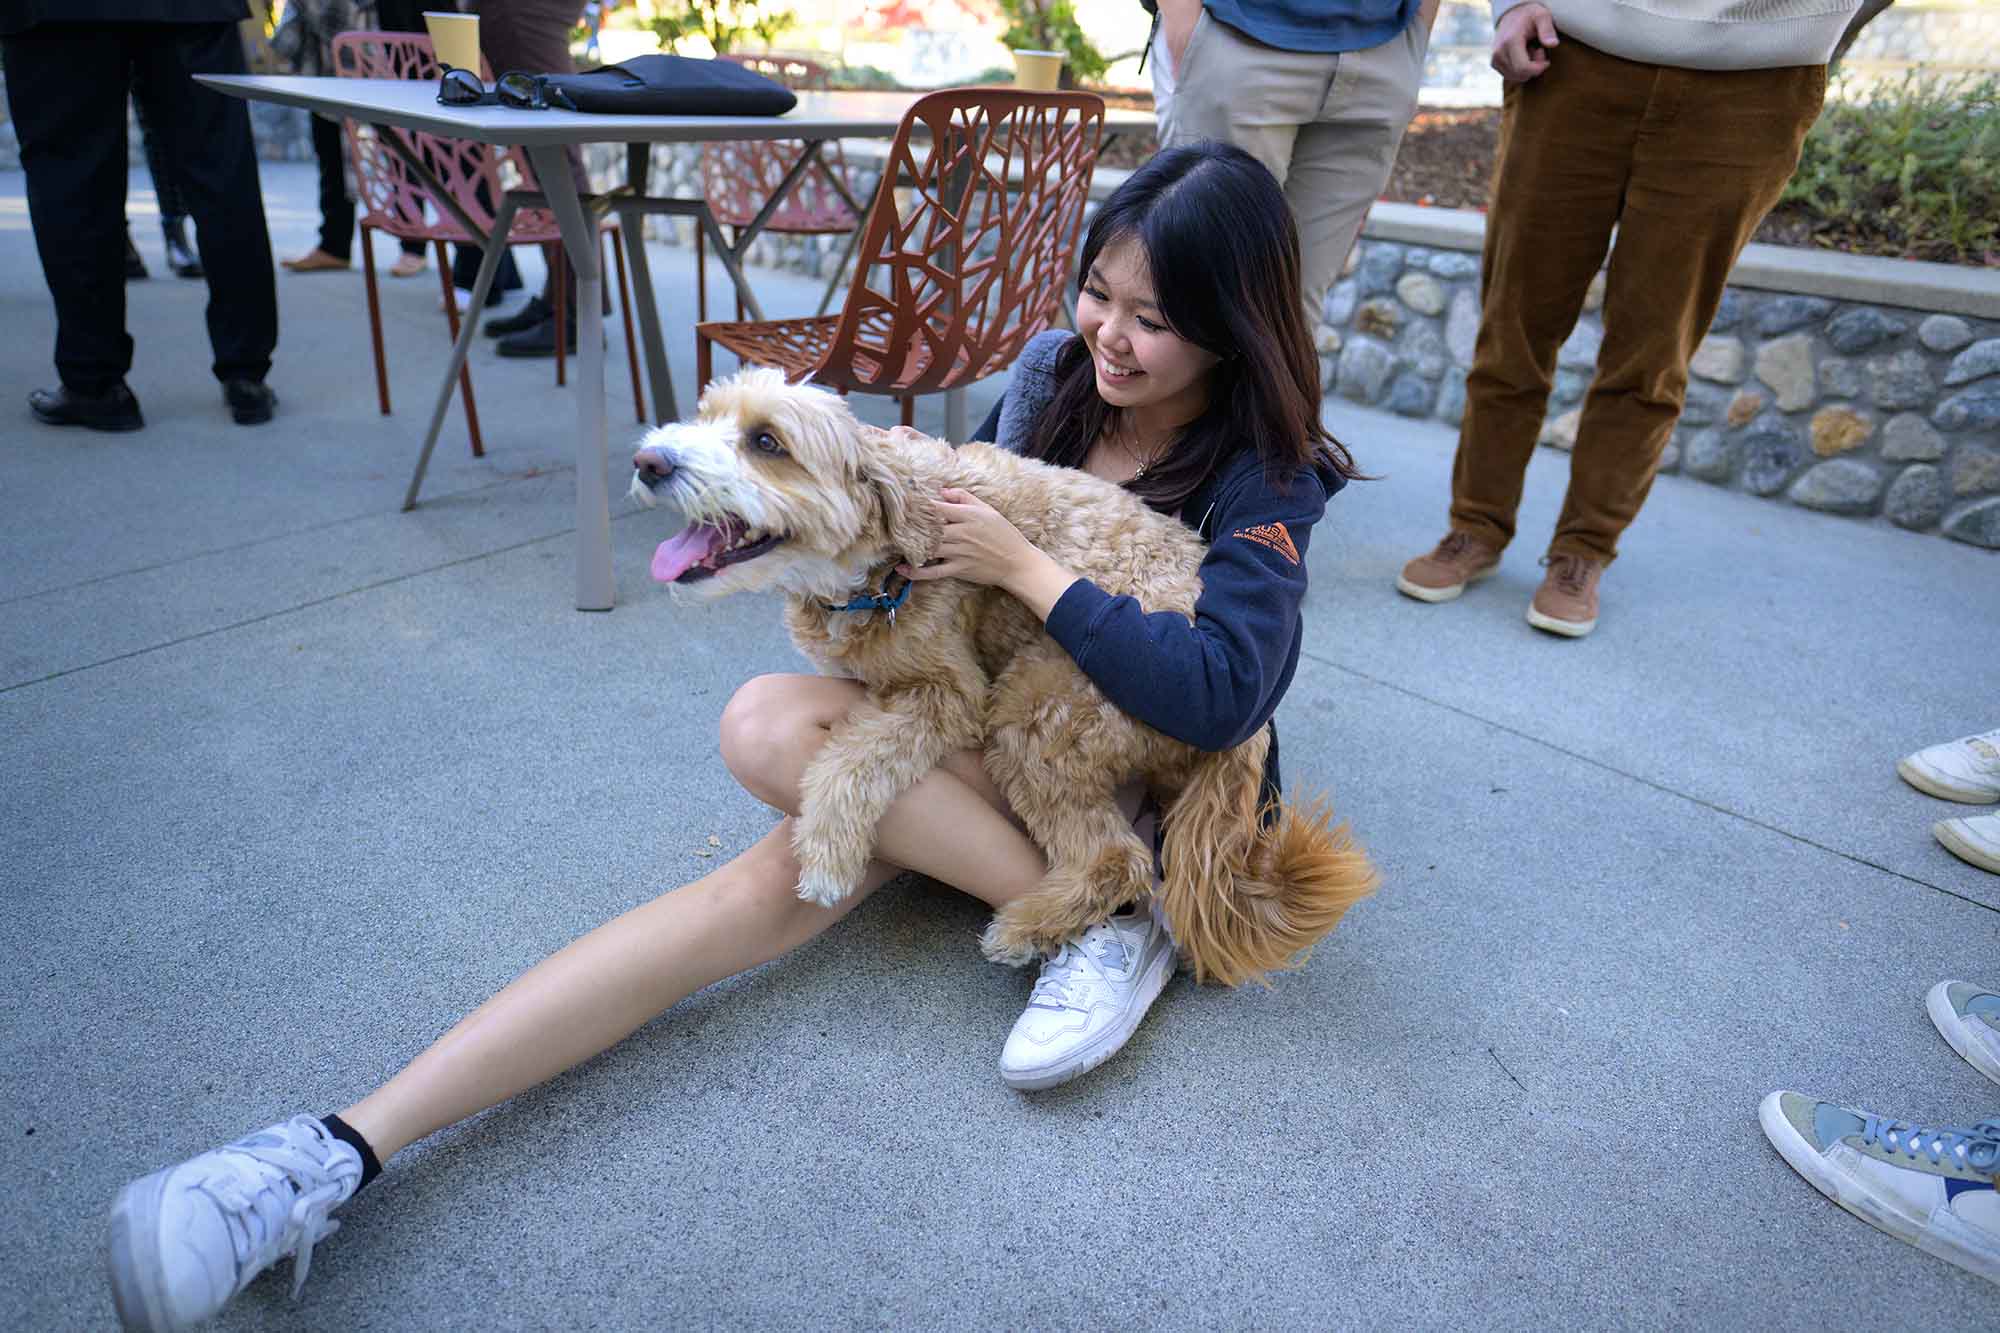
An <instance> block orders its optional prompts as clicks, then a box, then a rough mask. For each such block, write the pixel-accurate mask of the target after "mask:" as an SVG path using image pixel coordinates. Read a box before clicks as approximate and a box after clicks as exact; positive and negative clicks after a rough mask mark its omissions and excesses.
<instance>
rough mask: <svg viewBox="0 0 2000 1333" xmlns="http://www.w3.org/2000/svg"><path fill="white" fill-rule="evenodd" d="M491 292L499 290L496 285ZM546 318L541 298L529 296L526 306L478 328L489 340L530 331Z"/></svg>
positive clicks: (546, 307)
mask: <svg viewBox="0 0 2000 1333" xmlns="http://www.w3.org/2000/svg"><path fill="white" fill-rule="evenodd" d="M493 290H494V291H498V290H500V289H499V286H498V285H497V284H496V285H495V287H494V289H493ZM488 304H491V302H490V301H489V302H488ZM547 318H549V307H548V305H547V304H546V303H544V302H543V300H542V298H541V297H539V296H531V297H529V298H528V304H526V305H524V306H522V307H521V308H520V309H519V310H516V311H515V312H514V313H513V314H511V315H509V316H507V317H506V318H505V319H489V320H487V321H486V322H485V323H484V324H482V325H480V326H479V327H480V328H481V329H482V330H484V331H485V334H486V336H487V337H489V338H504V337H506V336H507V335H508V334H510V333H521V332H523V331H524V330H527V329H532V328H534V327H535V325H537V324H540V323H541V322H542V321H543V320H546V319H547ZM549 355H550V356H554V355H555V350H554V349H553V348H551V349H550V351H549Z"/></svg>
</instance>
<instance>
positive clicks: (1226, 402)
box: [1027, 141, 1360, 509]
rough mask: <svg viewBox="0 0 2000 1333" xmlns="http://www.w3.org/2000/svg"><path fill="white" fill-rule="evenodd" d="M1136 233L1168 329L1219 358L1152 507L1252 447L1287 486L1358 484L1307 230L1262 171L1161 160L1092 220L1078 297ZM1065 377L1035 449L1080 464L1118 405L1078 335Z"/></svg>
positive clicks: (1149, 492) (1140, 488) (1208, 151)
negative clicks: (1341, 422) (1322, 479)
mask: <svg viewBox="0 0 2000 1333" xmlns="http://www.w3.org/2000/svg"><path fill="white" fill-rule="evenodd" d="M1126 237H1132V238H1134V239H1136V240H1137V241H1138V242H1139V244H1140V246H1141V248H1143V249H1144V250H1145V252H1146V261H1147V264H1148V266H1149V268H1150V271H1151V274H1152V278H1153V291H1154V293H1155V294H1156V295H1155V299H1156V300H1157V302H1158V304H1159V308H1160V315H1161V318H1163V319H1164V320H1165V321H1166V323H1167V327H1168V328H1170V329H1171V330H1173V332H1174V333H1175V334H1177V335H1179V336H1180V337H1182V338H1184V339H1186V340H1187V341H1188V342H1191V343H1193V344H1194V345H1195V346H1197V347H1200V348H1203V349H1205V350H1207V351H1209V352H1212V353H1214V354H1215V355H1216V356H1219V357H1221V358H1222V361H1221V363H1220V364H1219V365H1217V366H1216V367H1215V368H1214V369H1213V370H1211V371H1210V372H1209V380H1208V406H1207V408H1206V409H1205V410H1204V411H1203V412H1202V414H1201V415H1200V416H1199V417H1197V418H1196V419H1195V420H1193V421H1191V422H1189V423H1188V425H1187V426H1186V427H1185V428H1184V429H1183V430H1182V432H1181V437H1180V439H1179V440H1177V441H1175V443H1174V447H1173V449H1172V450H1171V451H1170V452H1169V453H1168V455H1167V457H1166V458H1165V459H1164V460H1163V461H1161V462H1160V463H1159V464H1157V465H1156V466H1154V467H1151V468H1148V469H1147V471H1146V474H1145V476H1143V477H1140V478H1138V479H1137V480H1135V481H1134V482H1132V483H1131V487H1130V489H1131V490H1132V491H1133V492H1134V493H1135V494H1137V495H1138V496H1139V497H1140V498H1141V499H1143V500H1145V501H1146V502H1147V503H1148V504H1151V505H1153V506H1154V507H1155V508H1158V509H1172V508H1174V507H1176V506H1178V505H1179V504H1181V503H1182V502H1183V501H1185V500H1186V499H1187V497H1188V496H1189V495H1191V494H1192V493H1193V492H1194V491H1195V489H1196V488H1197V487H1199V486H1200V485H1201V484H1202V482H1204V481H1205V480H1207V478H1208V477H1209V475H1210V474H1211V473H1212V472H1214V471H1215V469H1216V468H1217V467H1218V466H1219V465H1220V464H1221V463H1222V462H1223V461H1224V460H1225V459H1227V458H1229V457H1230V456H1232V455H1233V454H1235V453H1236V452H1237V451H1238V450H1240V449H1243V448H1245V447H1254V448H1255V449H1256V450H1257V452H1258V453H1259V454H1260V455H1262V457H1263V459H1264V469H1265V472H1266V473H1267V474H1268V475H1269V476H1271V477H1272V479H1273V480H1274V481H1275V482H1276V483H1278V484H1280V485H1284V484H1289V482H1290V480H1291V479H1292V478H1293V477H1294V476H1296V475H1297V474H1298V473H1299V472H1300V471H1302V470H1304V469H1306V468H1308V467H1311V466H1312V465H1313V464H1315V463H1316V462H1327V463H1330V464H1331V465H1332V466H1333V468H1334V469H1335V470H1336V471H1338V472H1339V473H1340V475H1341V476H1343V477H1357V476H1359V475H1360V473H1359V471H1358V470H1357V469H1356V468H1355V466H1354V460H1353V458H1351V457H1350V456H1349V455H1348V452H1347V450H1346V448H1345V447H1343V446H1342V445H1341V443H1340V442H1339V441H1338V440H1336V439H1334V438H1333V436H1332V435H1331V434H1330V433H1329V432H1328V431H1327V429H1326V427H1325V426H1323V425H1322V424H1320V379H1319V355H1318V352H1317V351H1316V350H1315V349H1314V347H1313V342H1312V337H1311V333H1310V330H1308V328H1307V327H1306V320H1305V304H1304V302H1303V301H1302V300H1301V299H1300V296H1299V238H1298V230H1297V228H1296V227H1294V226H1293V224H1292V212H1291V209H1290V207H1289V206H1288V205H1287V204H1286V203H1285V195H1284V191H1283V190H1281V189H1280V188H1279V187H1278V182H1277V180H1276V178H1275V177H1273V176H1272V175H1271V173H1270V171H1269V170H1268V169H1267V168H1266V167H1265V166H1264V164H1263V163H1261V162H1259V161H1258V160H1257V159H1256V158H1254V157H1252V156H1250V154H1248V153H1246V152H1244V151H1243V150H1242V149H1241V148H1237V147H1235V146H1233V145H1231V144H1225V143H1216V142H1213V141H1204V142H1199V143H1191V144H1186V145H1183V146H1180V147H1175V148H1168V149H1165V150H1164V151H1162V152H1160V153H1157V154H1155V155H1154V156H1153V158H1152V160H1150V161H1149V162H1147V163H1146V165H1144V166H1142V167H1140V168H1139V169H1138V170H1137V171H1135V172H1133V173H1132V175H1131V177H1130V178H1129V179H1127V180H1126V182H1125V183H1124V184H1123V185H1121V186H1119V187H1118V189H1117V190H1115V191H1114V192H1113V193H1112V195H1111V197H1110V198H1109V199H1107V200H1105V201H1104V206H1103V207H1102V208H1100V209H1099V210H1098V211H1097V216H1096V217H1094V218H1092V219H1091V222H1090V228H1089V230H1088V231H1087V232H1085V234H1084V240H1083V258H1082V262H1081V263H1080V264H1079V265H1078V266H1077V279H1076V284H1077V290H1078V291H1079V293H1080V292H1081V291H1082V289H1083V285H1084V282H1085V279H1086V278H1087V276H1088V275H1089V273H1090V268H1091V265H1092V264H1094V263H1096V262H1097V257H1098V255H1099V254H1101V253H1102V252H1103V251H1104V248H1105V247H1106V246H1108V245H1111V244H1113V243H1115V242H1117V241H1120V240H1123V239H1125V238H1126ZM1055 379H1056V385H1057V387H1056V392H1055V397H1054V398H1053V400H1052V401H1051V402H1050V404H1049V406H1048V409H1047V410H1046V411H1044V412H1043V413H1042V414H1041V419H1040V422H1039V423H1038V424H1037V426H1036V429H1035V434H1034V438H1033V439H1032V440H1031V441H1030V442H1029V444H1028V448H1027V453H1028V455H1029V456H1030V457H1033V458H1040V459H1044V460H1046V461H1048V462H1051V463H1060V464H1064V465H1066V466H1069V467H1080V466H1082V464H1083V460H1084V457H1085V456H1086V455H1087V454H1088V453H1089V452H1090V447H1091V445H1092V444H1093V443H1095V442H1096V440H1097V439H1098V437H1099V436H1100V435H1102V434H1103V433H1104V431H1105V430H1106V429H1107V428H1108V427H1111V426H1113V425H1115V424H1116V422H1117V419H1118V414H1119V409H1118V408H1115V407H1113V406H1111V405H1110V404H1109V403H1107V402H1105V401H1104V400H1103V399H1102V398H1100V397H1099V396H1098V394H1097V377H1096V373H1095V372H1094V371H1093V369H1092V367H1091V364H1090V350H1089V348H1087V347H1085V346H1084V343H1083V339H1081V338H1075V339H1072V340H1071V341H1070V342H1069V344H1068V345H1067V346H1066V347H1064V349H1063V351H1062V353H1061V355H1060V356H1059V357H1058V358H1057V360H1056V364H1055Z"/></svg>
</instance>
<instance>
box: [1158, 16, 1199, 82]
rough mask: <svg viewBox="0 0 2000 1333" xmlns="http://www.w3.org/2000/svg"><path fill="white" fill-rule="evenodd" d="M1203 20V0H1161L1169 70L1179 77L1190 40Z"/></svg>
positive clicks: (1161, 36) (1162, 24)
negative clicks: (1197, 21)
mask: <svg viewBox="0 0 2000 1333" xmlns="http://www.w3.org/2000/svg"><path fill="white" fill-rule="evenodd" d="M1200 18H1201V0H1160V38H1161V40H1162V41H1163V42H1165V43H1166V47H1167V70H1168V72H1169V73H1172V74H1176V75H1178V74H1179V73H1180V72H1181V57H1182V56H1185V55H1186V54H1187V48H1188V39H1189V38H1190V37H1193V36H1194V25H1195V22H1196V20H1198V19H1200Z"/></svg>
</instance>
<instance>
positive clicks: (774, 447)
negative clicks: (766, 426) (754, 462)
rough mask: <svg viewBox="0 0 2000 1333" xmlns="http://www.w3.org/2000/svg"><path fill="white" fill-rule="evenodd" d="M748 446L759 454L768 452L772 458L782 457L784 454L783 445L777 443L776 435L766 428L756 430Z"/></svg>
mask: <svg viewBox="0 0 2000 1333" xmlns="http://www.w3.org/2000/svg"><path fill="white" fill-rule="evenodd" d="M750 447H751V448H752V449H755V450H756V451H757V452H758V453H760V454H769V455H771V457H773V458H783V457H784V456H785V446H784V445H782V444H779V443H778V437H777V436H775V435H773V434H771V432H770V431H768V430H760V431H758V432H757V434H756V436H755V437H754V438H753V439H752V440H751V441H750Z"/></svg>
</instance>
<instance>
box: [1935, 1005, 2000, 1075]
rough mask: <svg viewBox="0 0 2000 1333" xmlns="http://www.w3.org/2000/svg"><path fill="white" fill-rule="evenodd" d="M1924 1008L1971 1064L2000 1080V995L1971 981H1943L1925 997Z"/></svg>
mask: <svg viewBox="0 0 2000 1333" xmlns="http://www.w3.org/2000/svg"><path fill="white" fill-rule="evenodd" d="M1924 1008H1925V1009H1927V1010H1929V1011H1930V1015H1931V1022H1933V1023H1935V1024H1936V1025H1937V1030H1938V1035H1940V1036H1942V1037H1943V1038H1944V1039H1945V1040H1946V1041H1948V1042H1950V1043H1951V1048H1952V1049H1953V1050H1954V1051H1957V1052H1958V1053H1959V1054H1960V1055H1962V1056H1964V1057H1965V1062H1966V1063H1967V1064H1969V1065H1971V1066H1972V1067H1973V1068H1974V1069H1977V1070H1978V1071H1979V1072H1980V1073H1982V1074H1984V1075H1986V1077H1988V1078H1990V1079H1992V1080H1993V1081H1994V1082H1995V1083H2000V995H1995V994H1994V993H1993V992H1992V991H1989V990H1984V989H1982V988H1980V987H1978V986H1975V985H1973V984H1972V983H1971V982H1969V981H1940V982H1939V983H1938V984H1937V985H1935V986H1933V987H1931V993H1930V994H1929V995H1927V996H1925V997H1924Z"/></svg>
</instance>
